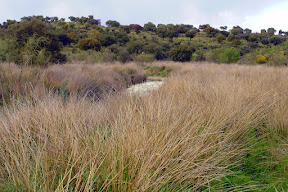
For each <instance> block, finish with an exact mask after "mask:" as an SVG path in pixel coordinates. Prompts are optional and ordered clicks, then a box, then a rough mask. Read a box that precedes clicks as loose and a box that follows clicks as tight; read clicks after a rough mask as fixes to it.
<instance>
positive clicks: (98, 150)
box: [0, 64, 288, 191]
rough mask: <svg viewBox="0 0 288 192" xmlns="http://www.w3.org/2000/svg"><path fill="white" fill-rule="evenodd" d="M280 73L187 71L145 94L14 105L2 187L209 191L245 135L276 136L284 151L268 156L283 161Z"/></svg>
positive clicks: (240, 152) (5, 127)
mask: <svg viewBox="0 0 288 192" xmlns="http://www.w3.org/2000/svg"><path fill="white" fill-rule="evenodd" d="M287 73H288V70H287V69H286V68H269V67H262V66H259V67H248V66H228V65H214V64H211V65H205V64H204V65H186V66H184V67H183V68H181V70H178V71H177V72H175V73H174V74H173V75H172V76H171V77H170V78H168V79H166V81H165V84H164V86H163V87H161V88H160V90H158V91H154V92H151V93H150V94H148V95H146V96H137V95H134V96H130V95H128V94H125V93H122V94H119V95H116V96H111V97H109V98H106V99H104V100H101V101H98V102H91V101H88V100H86V99H85V98H83V99H79V98H78V99H76V98H74V97H70V98H69V99H66V100H63V99H62V98H60V97H57V96H55V95H53V94H50V95H47V96H46V97H45V98H41V99H37V98H34V99H33V100H31V99H27V100H26V102H16V101H15V102H14V103H13V104H11V106H10V107H8V108H4V109H3V111H2V114H1V116H0V133H1V134H0V145H1V148H0V190H6V191H199V190H203V191H204V190H207V191H209V190H215V189H216V188H215V186H213V182H214V181H220V180H221V178H225V177H226V176H229V175H233V174H235V173H233V172H232V171H231V169H229V168H230V167H237V166H240V165H239V164H240V162H241V159H242V158H244V156H245V152H246V151H247V150H248V149H249V143H250V139H251V136H250V135H251V133H255V134H256V135H257V137H269V138H271V140H272V139H274V138H275V137H273V135H275V133H276V135H277V138H278V137H279V141H280V140H281V144H283V145H281V147H277V148H271V151H272V152H273V153H274V154H275V156H277V157H279V159H280V157H281V156H285V155H286V156H287V152H288V150H287V139H286V138H287V137H286V136H287V116H288V108H287V106H288V96H287V90H288V85H287V83H286V82H287V80H288V79H287V78H288V76H287ZM273 163H278V162H273ZM284 179H285V178H284V177H283V178H282V177H281V175H279V182H285V180H284ZM224 187H225V186H224ZM260 187H262V188H263V186H257V185H255V183H247V184H246V185H245V186H244V185H243V186H230V187H229V188H221V186H217V188H218V189H220V190H228V191H231V190H239V191H241V190H259V189H260Z"/></svg>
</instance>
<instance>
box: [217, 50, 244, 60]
mask: <svg viewBox="0 0 288 192" xmlns="http://www.w3.org/2000/svg"><path fill="white" fill-rule="evenodd" d="M239 59H240V52H239V51H238V50H237V49H235V48H234V47H231V48H228V49H225V50H224V51H223V52H222V53H221V54H220V60H219V61H220V62H221V63H234V62H236V61H238V60H239Z"/></svg>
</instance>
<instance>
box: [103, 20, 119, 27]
mask: <svg viewBox="0 0 288 192" xmlns="http://www.w3.org/2000/svg"><path fill="white" fill-rule="evenodd" d="M106 25H107V26H108V27H119V26H120V23H119V22H118V21H113V20H108V21H107V22H106Z"/></svg>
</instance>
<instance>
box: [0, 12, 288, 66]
mask: <svg viewBox="0 0 288 192" xmlns="http://www.w3.org/2000/svg"><path fill="white" fill-rule="evenodd" d="M69 19H70V21H65V19H58V17H45V18H44V17H43V16H32V17H23V18H22V19H21V21H15V20H7V22H4V23H3V24H1V25H0V60H1V61H3V62H10V61H13V62H15V63H21V64H40V65H46V64H47V63H64V62H67V61H69V62H79V61H81V62H87V63H98V62H114V61H119V62H129V61H136V62H151V61H156V60H172V61H180V62H186V61H208V62H216V63H235V62H237V63H243V64H257V63H258V64H268V65H286V64H287V48H288V42H287V34H288V33H287V32H284V31H282V30H280V31H279V32H276V30H275V29H274V28H269V29H263V30H261V33H253V32H252V30H250V29H247V28H246V29H243V28H241V27H240V26H234V28H233V29H231V30H227V27H226V26H222V27H220V29H216V28H213V27H211V26H210V25H208V24H205V25H200V26H199V27H198V26H193V25H186V24H178V25H174V24H168V25H164V24H159V25H157V26H156V25H154V24H153V23H151V22H148V23H146V24H145V25H144V26H140V25H138V24H131V25H129V26H128V25H127V26H125V25H120V23H119V22H117V21H111V20H109V21H107V22H106V26H102V25H101V20H99V19H94V17H93V16H91V15H90V16H88V17H80V18H79V17H72V16H71V17H69Z"/></svg>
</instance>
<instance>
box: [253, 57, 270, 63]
mask: <svg viewBox="0 0 288 192" xmlns="http://www.w3.org/2000/svg"><path fill="white" fill-rule="evenodd" d="M268 58H269V57H268V56H266V55H257V56H256V62H257V63H259V64H263V63H266V62H267V61H268Z"/></svg>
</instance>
